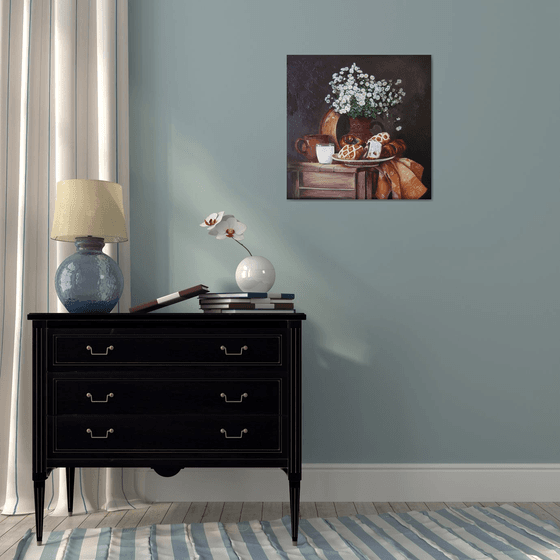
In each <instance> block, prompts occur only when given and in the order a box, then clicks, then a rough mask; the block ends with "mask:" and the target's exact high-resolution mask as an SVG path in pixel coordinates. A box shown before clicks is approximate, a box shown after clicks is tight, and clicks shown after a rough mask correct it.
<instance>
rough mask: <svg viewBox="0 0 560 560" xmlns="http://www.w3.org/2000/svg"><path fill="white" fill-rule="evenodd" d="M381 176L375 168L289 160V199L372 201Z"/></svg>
mask: <svg viewBox="0 0 560 560" xmlns="http://www.w3.org/2000/svg"><path fill="white" fill-rule="evenodd" d="M378 174H379V172H378V170H377V167H375V166H373V167H372V166H367V167H347V166H346V165H343V164H322V163H309V162H300V161H288V198H298V199H300V198H335V199H344V198H347V199H361V200H364V199H372V198H374V196H373V195H374V194H375V191H376V189H377V178H378Z"/></svg>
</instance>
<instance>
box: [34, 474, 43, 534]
mask: <svg viewBox="0 0 560 560" xmlns="http://www.w3.org/2000/svg"><path fill="white" fill-rule="evenodd" d="M33 487H34V491H35V532H36V534H37V542H38V543H40V542H41V541H42V540H43V513H44V510H45V479H44V478H43V479H42V480H34V481H33Z"/></svg>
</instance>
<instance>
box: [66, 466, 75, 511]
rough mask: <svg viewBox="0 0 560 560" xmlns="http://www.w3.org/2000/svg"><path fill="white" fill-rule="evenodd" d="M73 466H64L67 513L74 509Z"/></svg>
mask: <svg viewBox="0 0 560 560" xmlns="http://www.w3.org/2000/svg"><path fill="white" fill-rule="evenodd" d="M75 474H76V468H75V467H66V498H67V500H68V513H69V514H70V515H72V512H73V511H74V476H75Z"/></svg>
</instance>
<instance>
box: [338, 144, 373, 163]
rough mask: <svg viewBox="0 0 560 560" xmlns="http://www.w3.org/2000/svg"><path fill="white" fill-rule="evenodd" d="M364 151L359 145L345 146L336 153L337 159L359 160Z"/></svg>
mask: <svg viewBox="0 0 560 560" xmlns="http://www.w3.org/2000/svg"><path fill="white" fill-rule="evenodd" d="M365 150H366V149H365V148H364V147H363V146H362V145H361V144H346V145H345V146H342V148H341V150H340V152H338V157H339V158H340V159H360V158H361V157H362V155H363V154H364V152H365Z"/></svg>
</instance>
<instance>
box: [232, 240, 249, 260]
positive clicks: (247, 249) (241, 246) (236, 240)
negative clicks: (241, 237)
mask: <svg viewBox="0 0 560 560" xmlns="http://www.w3.org/2000/svg"><path fill="white" fill-rule="evenodd" d="M234 241H235V242H236V243H239V245H241V247H243V249H245V250H246V251H247V253H249V255H251V256H253V253H251V251H249V249H247V247H245V245H243V243H241V242H240V241H237V239H234Z"/></svg>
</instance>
